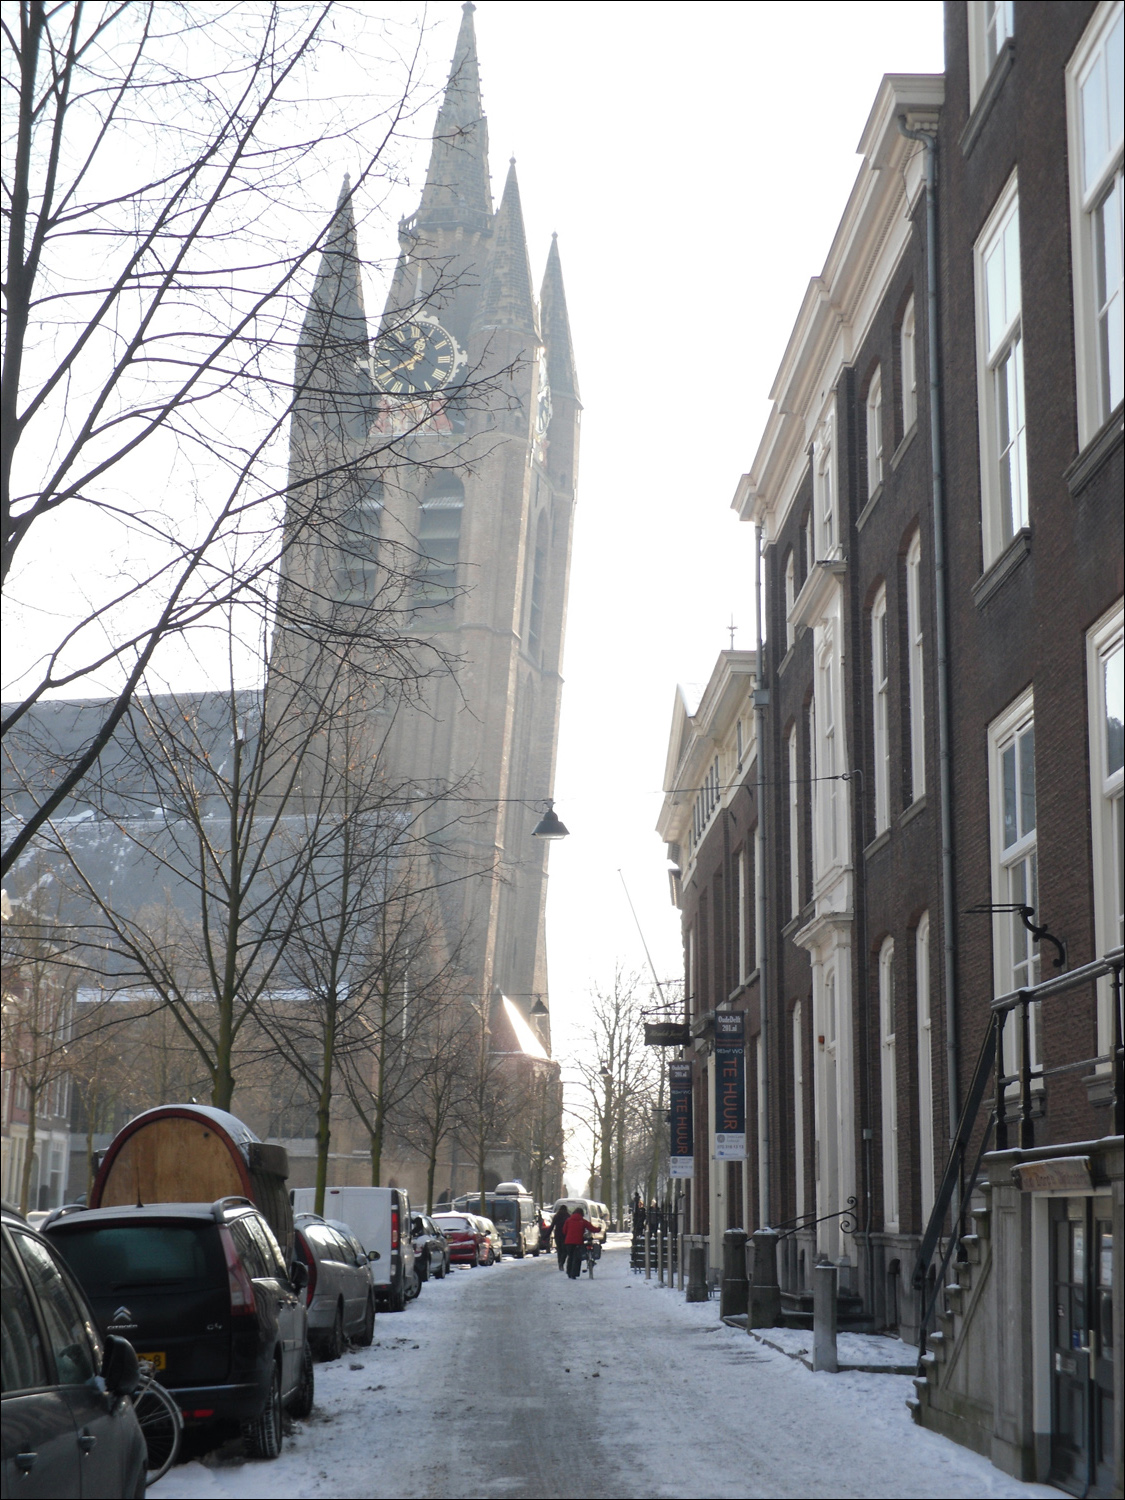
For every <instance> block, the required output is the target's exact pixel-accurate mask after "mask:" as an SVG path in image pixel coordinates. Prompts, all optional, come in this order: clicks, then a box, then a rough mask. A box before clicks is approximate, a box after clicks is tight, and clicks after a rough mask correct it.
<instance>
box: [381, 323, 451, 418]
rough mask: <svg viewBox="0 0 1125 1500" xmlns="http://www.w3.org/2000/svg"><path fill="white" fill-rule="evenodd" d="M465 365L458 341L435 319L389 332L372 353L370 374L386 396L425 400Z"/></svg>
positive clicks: (446, 383)
mask: <svg viewBox="0 0 1125 1500" xmlns="http://www.w3.org/2000/svg"><path fill="white" fill-rule="evenodd" d="M464 363H465V356H464V354H462V352H461V350H460V349H459V348H458V346H457V340H456V339H455V338H454V337H453V335H452V334H451V333H448V332H447V331H446V330H445V329H444V328H443V327H442V326H441V324H440V323H439V322H437V320H436V319H434V318H412V319H411V320H410V321H409V322H405V323H400V324H399V325H398V327H397V328H392V329H389V330H388V331H387V332H386V333H384V334H383V335H382V336H381V337H380V338H379V339H377V340H376V342H375V345H374V347H373V348H372V351H371V373H372V376H373V378H374V381H375V384H376V386H377V387H378V388H379V390H381V391H382V392H383V393H384V395H387V396H401V397H404V398H406V399H409V398H411V397H416V396H425V395H428V394H430V393H431V392H434V391H440V390H441V389H442V388H443V387H444V386H447V385H448V384H449V383H450V381H451V380H452V379H453V377H454V375H455V374H456V373H457V371H458V370H460V368H461V366H462V365H463V364H464Z"/></svg>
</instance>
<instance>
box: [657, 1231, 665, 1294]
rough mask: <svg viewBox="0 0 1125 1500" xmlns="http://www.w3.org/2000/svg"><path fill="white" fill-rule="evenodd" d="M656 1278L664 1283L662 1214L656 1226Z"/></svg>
mask: <svg viewBox="0 0 1125 1500" xmlns="http://www.w3.org/2000/svg"><path fill="white" fill-rule="evenodd" d="M656 1279H657V1281H659V1283H660V1285H661V1286H663V1285H664V1215H663V1214H661V1215H660V1222H659V1223H658V1224H657V1226H656Z"/></svg>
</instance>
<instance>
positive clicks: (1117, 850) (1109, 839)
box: [1086, 599, 1125, 1071]
mask: <svg viewBox="0 0 1125 1500" xmlns="http://www.w3.org/2000/svg"><path fill="white" fill-rule="evenodd" d="M1123 648H1125V604H1123V602H1122V600H1120V599H1119V600H1118V601H1117V603H1116V604H1115V605H1114V606H1113V608H1112V609H1110V610H1108V611H1107V612H1106V613H1105V614H1104V615H1103V616H1102V618H1101V619H1100V620H1099V621H1098V622H1097V624H1095V625H1094V626H1093V627H1092V629H1091V630H1090V631H1089V632H1088V633H1087V636H1086V681H1087V689H1086V695H1087V703H1088V706H1089V720H1090V723H1089V746H1090V825H1091V826H1090V834H1091V840H1090V847H1091V854H1092V859H1093V895H1094V942H1095V946H1096V951H1097V954H1098V956H1099V957H1101V955H1102V954H1103V953H1108V952H1109V951H1110V950H1111V949H1113V948H1116V947H1117V946H1118V945H1119V944H1120V943H1121V942H1122V941H1123V938H1125V919H1123V915H1122V907H1123V904H1125V890H1123V887H1125V872H1123V861H1125V771H1123V770H1122V768H1121V767H1118V768H1117V769H1116V770H1111V769H1110V765H1109V757H1108V754H1107V748H1108V747H1107V744H1106V733H1105V723H1106V713H1105V708H1106V680H1105V674H1106V667H1107V665H1108V663H1109V661H1110V659H1111V658H1112V657H1113V656H1114V654H1115V652H1118V651H1121V650H1122V649H1123ZM1112 1046H1113V989H1112V986H1111V985H1110V982H1109V980H1108V979H1103V980H1101V981H1099V984H1098V1052H1099V1053H1100V1054H1101V1055H1102V1056H1103V1057H1106V1058H1108V1056H1109V1052H1110V1049H1111V1048H1112ZM1109 1067H1110V1063H1109V1062H1108V1061H1107V1062H1106V1063H1105V1064H1103V1066H1102V1069H1101V1070H1100V1071H1106V1070H1108V1069H1109Z"/></svg>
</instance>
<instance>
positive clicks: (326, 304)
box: [295, 174, 368, 423]
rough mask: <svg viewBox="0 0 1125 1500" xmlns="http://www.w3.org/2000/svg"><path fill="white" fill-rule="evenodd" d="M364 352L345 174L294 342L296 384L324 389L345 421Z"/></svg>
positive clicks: (362, 387)
mask: <svg viewBox="0 0 1125 1500" xmlns="http://www.w3.org/2000/svg"><path fill="white" fill-rule="evenodd" d="M367 351H368V334H367V317H366V314H365V313H364V309H363V283H362V280H361V277H360V266H359V246H358V244H357V241H356V232H355V214H354V213H353V211H352V189H351V182H350V180H349V178H348V176H347V175H346V174H345V177H344V182H343V186H342V187H341V188H340V196H339V199H338V200H337V203H336V211H335V213H334V214H333V216H332V223H331V224H330V225H329V228H328V235H327V238H326V240H325V245H324V251H323V253H322V255H321V257H320V266H319V267H318V269H317V273H316V280H315V282H314V283H313V290H312V296H311V298H310V299H309V305H308V309H307V311H306V313H305V320H304V323H303V324H302V326H301V334H300V338H299V339H298V341H297V360H296V372H295V373H296V381H297V385H298V387H299V388H302V389H303V391H304V392H305V393H306V394H311V393H312V392H313V391H316V392H318V393H320V394H321V396H322V397H323V395H324V393H326V392H330V393H331V398H332V399H333V400H335V401H336V402H337V403H341V405H340V413H341V415H343V416H344V417H345V420H347V421H348V422H349V423H350V422H351V421H352V420H353V419H354V418H355V417H356V415H357V411H356V407H357V401H361V400H362V397H363V395H364V394H365V392H366V390H367V389H368V382H367V379H366V376H365V375H364V374H363V372H362V370H361V368H360V361H361V360H363V359H364V358H365V357H366V355H367Z"/></svg>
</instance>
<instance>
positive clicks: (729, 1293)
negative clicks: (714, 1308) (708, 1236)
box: [719, 1229, 750, 1318]
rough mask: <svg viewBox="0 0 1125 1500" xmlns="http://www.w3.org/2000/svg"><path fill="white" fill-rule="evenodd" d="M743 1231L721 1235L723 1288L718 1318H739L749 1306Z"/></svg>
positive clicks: (732, 1230) (745, 1236)
mask: <svg viewBox="0 0 1125 1500" xmlns="http://www.w3.org/2000/svg"><path fill="white" fill-rule="evenodd" d="M748 1239H749V1235H748V1234H747V1233H746V1231H745V1229H728V1230H727V1232H726V1234H724V1235H723V1288H722V1291H721V1292H720V1293H719V1317H720V1318H734V1317H739V1316H741V1315H742V1314H744V1313H745V1312H747V1310H748V1309H749V1306H750V1282H749V1280H748V1279H747V1276H746V1241H747V1240H748Z"/></svg>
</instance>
